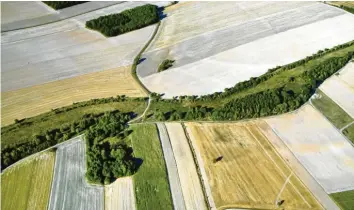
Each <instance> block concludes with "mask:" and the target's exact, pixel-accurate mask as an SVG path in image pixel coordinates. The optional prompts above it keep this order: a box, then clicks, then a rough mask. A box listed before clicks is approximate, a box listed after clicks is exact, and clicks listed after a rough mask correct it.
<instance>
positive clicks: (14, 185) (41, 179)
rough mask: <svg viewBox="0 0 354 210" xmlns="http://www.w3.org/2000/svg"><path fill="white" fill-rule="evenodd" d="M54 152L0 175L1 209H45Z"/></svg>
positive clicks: (33, 158) (38, 156)
mask: <svg viewBox="0 0 354 210" xmlns="http://www.w3.org/2000/svg"><path fill="white" fill-rule="evenodd" d="M54 160H55V152H45V153H41V154H38V155H36V156H35V157H31V158H30V159H28V160H26V161H24V162H21V163H19V164H18V165H15V166H13V167H12V168H9V169H8V170H6V171H5V172H4V173H2V174H1V183H2V184H1V209H4V210H13V209H47V207H48V202H49V195H50V190H51V183H52V176H53V167H54Z"/></svg>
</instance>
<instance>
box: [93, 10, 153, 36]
mask: <svg viewBox="0 0 354 210" xmlns="http://www.w3.org/2000/svg"><path fill="white" fill-rule="evenodd" d="M159 20H160V18H159V14H158V8H157V6H155V5H151V4H147V5H143V6H139V7H135V8H133V9H128V10H125V11H123V12H121V13H118V14H112V15H106V16H101V17H99V18H96V19H93V20H90V21H87V22H86V27H87V28H89V29H92V30H96V31H99V32H101V33H102V34H103V35H105V36H107V37H111V36H117V35H120V34H124V33H127V32H130V31H133V30H136V29H140V28H143V27H145V26H148V25H151V24H154V23H157V22H159Z"/></svg>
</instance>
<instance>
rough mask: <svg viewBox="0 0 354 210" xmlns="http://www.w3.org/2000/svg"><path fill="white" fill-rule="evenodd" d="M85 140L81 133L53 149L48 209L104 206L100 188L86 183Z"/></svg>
mask: <svg viewBox="0 0 354 210" xmlns="http://www.w3.org/2000/svg"><path fill="white" fill-rule="evenodd" d="M85 172H86V153H85V143H84V140H83V138H82V137H81V136H79V137H75V138H74V139H73V141H71V142H70V143H68V144H63V145H60V146H59V147H58V149H57V151H56V162H55V169H54V178H53V183H52V190H51V196H50V202H49V208H48V209H50V210H52V209H73V210H74V209H75V210H77V209H92V210H95V209H97V210H99V209H103V208H104V188H103V187H102V186H91V185H89V184H87V183H86V179H85Z"/></svg>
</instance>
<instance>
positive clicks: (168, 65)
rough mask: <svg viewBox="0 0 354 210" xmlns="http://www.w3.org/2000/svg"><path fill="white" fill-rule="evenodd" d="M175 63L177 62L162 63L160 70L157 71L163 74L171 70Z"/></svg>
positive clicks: (165, 61) (167, 61)
mask: <svg viewBox="0 0 354 210" xmlns="http://www.w3.org/2000/svg"><path fill="white" fill-rule="evenodd" d="M174 62H175V60H169V59H166V60H164V61H162V63H161V64H160V65H159V68H158V69H157V71H158V72H161V71H165V70H167V69H169V68H171V67H172V66H173V63H174Z"/></svg>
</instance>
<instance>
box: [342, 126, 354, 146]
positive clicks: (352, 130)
mask: <svg viewBox="0 0 354 210" xmlns="http://www.w3.org/2000/svg"><path fill="white" fill-rule="evenodd" d="M343 134H344V135H346V136H347V137H348V139H350V140H351V141H352V142H353V143H354V124H352V125H351V126H349V127H348V128H346V129H344V130H343Z"/></svg>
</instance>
